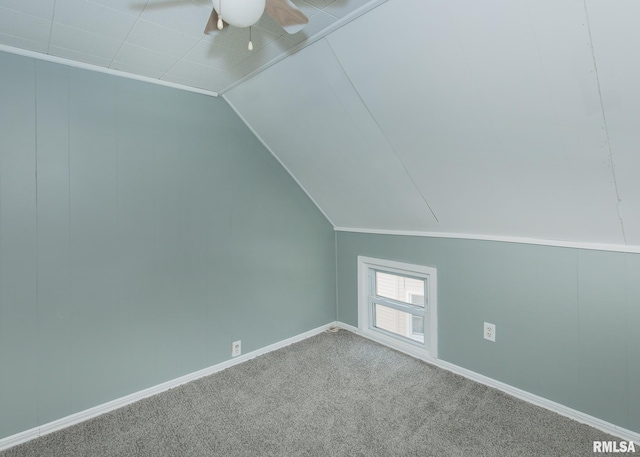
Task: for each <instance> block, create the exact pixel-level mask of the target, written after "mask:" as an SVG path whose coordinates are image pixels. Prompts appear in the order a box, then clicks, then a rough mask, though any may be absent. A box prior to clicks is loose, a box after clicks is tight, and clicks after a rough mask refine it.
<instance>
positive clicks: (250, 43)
mask: <svg viewBox="0 0 640 457" xmlns="http://www.w3.org/2000/svg"><path fill="white" fill-rule="evenodd" d="M247 49H249V51H253V41H251V26H249V46H247Z"/></svg>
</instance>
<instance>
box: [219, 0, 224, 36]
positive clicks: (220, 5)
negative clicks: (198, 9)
mask: <svg viewBox="0 0 640 457" xmlns="http://www.w3.org/2000/svg"><path fill="white" fill-rule="evenodd" d="M218 9H219V10H220V12H219V13H218V30H222V27H224V24H223V23H222V0H220V1H219V3H218Z"/></svg>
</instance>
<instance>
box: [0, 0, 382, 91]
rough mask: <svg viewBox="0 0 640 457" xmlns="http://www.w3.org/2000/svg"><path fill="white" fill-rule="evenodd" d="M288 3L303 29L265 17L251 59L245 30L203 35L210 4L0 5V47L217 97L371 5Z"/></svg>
mask: <svg viewBox="0 0 640 457" xmlns="http://www.w3.org/2000/svg"><path fill="white" fill-rule="evenodd" d="M292 1H293V3H294V4H296V5H297V6H298V7H299V8H300V9H301V10H302V11H303V12H304V13H305V14H306V15H307V16H308V17H309V24H307V26H306V27H305V28H304V29H303V30H302V31H300V32H298V33H296V34H293V35H288V34H287V33H286V32H285V31H284V30H283V29H282V28H281V27H280V26H278V25H277V24H276V23H275V22H274V21H273V20H272V19H271V18H270V17H269V16H268V15H266V14H265V15H263V17H262V18H261V19H260V21H259V22H258V23H257V24H256V26H255V27H252V39H253V43H254V51H253V52H251V51H249V50H248V49H247V44H248V41H249V29H238V28H233V27H232V28H229V29H225V31H224V32H223V33H219V34H216V35H212V36H206V35H204V34H203V30H204V26H205V24H206V23H207V20H208V18H209V15H210V14H211V9H212V2H211V0H0V45H5V46H11V47H14V48H19V49H25V50H28V51H35V52H39V53H43V54H48V55H51V56H56V57H60V58H64V59H70V60H73V61H77V62H82V63H84V64H90V65H97V66H99V67H104V68H110V69H112V70H119V71H123V72H126V73H131V74H134V75H139V76H142V77H148V78H152V79H158V80H162V81H166V82H169V83H174V84H180V85H184V86H188V87H193V88H197V89H201V90H206V91H211V92H214V93H222V92H224V91H225V90H226V89H227V88H228V87H230V86H232V85H233V84H234V83H237V82H238V81H240V80H241V79H242V78H244V77H246V76H247V75H250V74H252V73H254V72H256V71H259V70H260V69H262V68H265V67H267V66H268V65H269V64H272V63H274V62H275V61H277V60H278V59H279V58H282V57H284V56H286V55H287V54H289V53H291V52H292V51H293V50H294V49H295V48H296V47H298V46H301V45H304V43H305V42H310V41H313V39H314V37H317V36H321V35H322V34H323V33H326V30H328V29H329V28H331V27H335V26H338V25H340V24H341V23H344V22H346V21H347V20H349V19H351V18H352V17H355V16H357V15H359V14H361V13H362V12H363V11H366V10H367V8H368V6H367V5H369V4H372V3H374V4H375V3H376V1H371V0H292ZM377 3H379V1H378V2H377Z"/></svg>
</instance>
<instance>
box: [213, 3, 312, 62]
mask: <svg viewBox="0 0 640 457" xmlns="http://www.w3.org/2000/svg"><path fill="white" fill-rule="evenodd" d="M212 1H213V10H212V11H211V16H210V17H209V21H208V22H207V25H206V27H205V28H204V33H205V35H212V34H214V33H217V32H218V31H222V30H223V29H224V26H225V25H232V26H234V27H251V26H252V25H253V24H255V23H256V22H258V20H259V19H260V17H262V14H263V13H265V12H266V13H267V14H268V15H269V16H271V17H272V18H273V19H274V20H275V21H276V22H277V23H278V24H280V26H281V27H282V28H283V29H284V30H285V31H286V32H287V33H289V34H293V33H296V32H299V31H300V30H302V28H303V27H304V26H305V25H306V24H307V23H308V22H309V19H308V18H307V16H305V15H304V13H303V12H302V11H300V10H299V9H298V8H297V7H296V6H295V5H294V4H293V3H292V2H291V0H212ZM249 50H250V51H251V50H253V43H252V42H251V29H249Z"/></svg>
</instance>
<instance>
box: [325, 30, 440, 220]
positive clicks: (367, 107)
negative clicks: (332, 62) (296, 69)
mask: <svg viewBox="0 0 640 457" xmlns="http://www.w3.org/2000/svg"><path fill="white" fill-rule="evenodd" d="M325 41H326V42H327V45H328V46H329V49H330V50H331V53H332V54H333V56H334V58H335V59H336V62H337V63H338V65H340V69H341V70H342V73H344V75H345V77H346V78H347V80H348V81H349V84H350V85H351V87H352V88H353V90H354V92H355V93H356V95H357V96H358V99H359V100H360V102H361V103H362V106H364V108H365V109H366V110H367V113H369V116H370V117H371V119H372V120H373V122H375V124H376V126H377V127H378V130H379V131H380V133H381V134H382V136H383V137H384V139H385V141H386V143H387V144H388V145H389V147H390V148H391V150H392V151H393V153H394V155H395V156H396V158H397V159H398V162H400V165H402V168H403V169H404V171H405V173H406V175H407V177H408V178H409V180H410V181H411V183H412V184H413V186H414V187H415V189H416V191H417V192H418V194H419V195H420V197H421V198H422V201H424V204H425V205H426V206H427V208H428V209H429V212H430V213H431V215H432V216H433V218H434V219H435V220H436V222H440V221H439V220H438V216H436V213H435V212H434V211H433V208H432V207H431V205H430V204H429V202H428V201H427V199H426V197H425V196H424V194H423V193H422V191H421V190H420V188H419V187H418V184H417V183H416V182H415V180H414V179H413V176H411V173H409V170H408V169H407V166H406V165H405V164H404V162H403V161H402V159H401V158H400V155H399V154H398V151H396V148H395V147H394V146H393V144H391V141H390V140H389V137H388V136H387V134H386V133H385V131H384V130H383V129H382V126H381V125H380V123H379V122H378V120H377V119H376V117H375V116H374V115H373V113H372V112H371V109H369V105H367V102H365V100H364V98H362V95H361V94H360V91H359V90H358V88H357V87H356V86H355V84H354V83H353V81H352V80H351V77H350V76H349V73H347V71H346V70H345V68H344V66H343V65H342V62H341V61H340V58H339V57H338V55H337V54H336V52H335V50H334V49H333V46H331V43H330V42H329V40H325Z"/></svg>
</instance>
